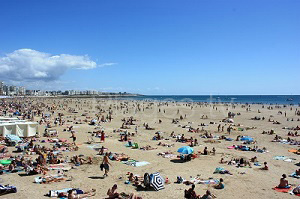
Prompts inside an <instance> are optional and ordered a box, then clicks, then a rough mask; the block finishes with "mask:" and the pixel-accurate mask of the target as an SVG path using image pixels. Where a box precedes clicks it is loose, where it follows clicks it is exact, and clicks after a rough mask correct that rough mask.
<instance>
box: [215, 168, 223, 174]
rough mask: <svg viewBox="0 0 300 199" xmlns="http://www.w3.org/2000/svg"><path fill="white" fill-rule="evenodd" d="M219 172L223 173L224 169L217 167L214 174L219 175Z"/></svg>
mask: <svg viewBox="0 0 300 199" xmlns="http://www.w3.org/2000/svg"><path fill="white" fill-rule="evenodd" d="M221 171H225V169H224V168H222V167H217V168H216V169H215V171H214V173H220V172H221Z"/></svg>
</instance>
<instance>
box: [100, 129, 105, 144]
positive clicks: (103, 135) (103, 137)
mask: <svg viewBox="0 0 300 199" xmlns="http://www.w3.org/2000/svg"><path fill="white" fill-rule="evenodd" d="M100 139H101V142H104V140H105V133H104V131H101V138H100Z"/></svg>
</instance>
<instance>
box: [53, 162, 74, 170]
mask: <svg viewBox="0 0 300 199" xmlns="http://www.w3.org/2000/svg"><path fill="white" fill-rule="evenodd" d="M71 168H72V167H71V166H70V165H69V164H64V163H62V164H50V165H49V166H48V169H49V170H60V169H61V170H63V171H69V170H71Z"/></svg>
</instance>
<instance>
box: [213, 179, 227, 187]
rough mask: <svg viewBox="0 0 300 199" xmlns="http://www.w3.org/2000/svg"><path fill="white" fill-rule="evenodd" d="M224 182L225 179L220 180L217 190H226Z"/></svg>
mask: <svg viewBox="0 0 300 199" xmlns="http://www.w3.org/2000/svg"><path fill="white" fill-rule="evenodd" d="M223 182H224V180H223V178H220V181H219V184H217V185H216V186H215V188H216V189H224V188H225V185H224V184H223Z"/></svg>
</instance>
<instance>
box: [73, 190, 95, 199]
mask: <svg viewBox="0 0 300 199" xmlns="http://www.w3.org/2000/svg"><path fill="white" fill-rule="evenodd" d="M95 192H96V190H95V189H92V190H91V191H88V192H83V193H78V191H76V189H72V190H69V191H68V199H81V198H86V197H91V196H94V195H96V193H95Z"/></svg>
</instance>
